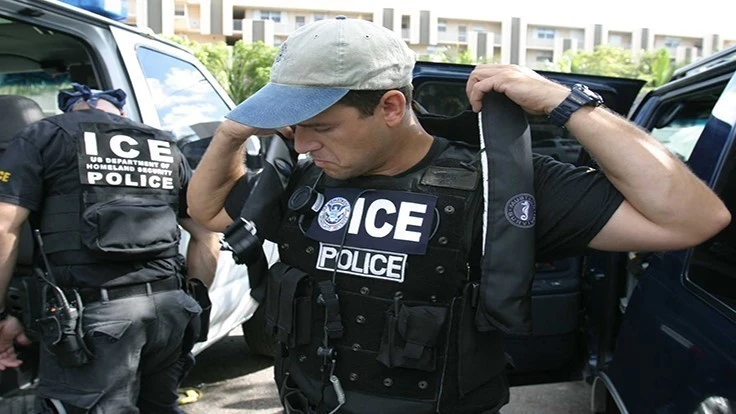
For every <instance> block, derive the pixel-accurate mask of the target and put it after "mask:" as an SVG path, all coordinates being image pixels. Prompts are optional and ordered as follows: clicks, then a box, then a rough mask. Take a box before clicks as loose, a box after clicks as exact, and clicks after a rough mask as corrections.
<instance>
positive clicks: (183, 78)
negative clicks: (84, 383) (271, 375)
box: [111, 26, 278, 353]
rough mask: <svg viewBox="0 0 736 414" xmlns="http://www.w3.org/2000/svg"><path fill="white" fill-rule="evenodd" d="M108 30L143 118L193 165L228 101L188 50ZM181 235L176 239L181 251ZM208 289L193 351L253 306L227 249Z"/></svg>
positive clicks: (243, 275)
mask: <svg viewBox="0 0 736 414" xmlns="http://www.w3.org/2000/svg"><path fill="white" fill-rule="evenodd" d="M111 30H112V33H113V35H114V37H115V41H116V42H117V45H118V49H119V51H120V54H121V56H122V58H123V62H124V64H125V67H126V71H127V72H128V74H129V76H130V78H131V83H132V87H133V91H134V93H135V94H136V97H137V98H138V99H137V100H138V103H139V106H140V110H141V118H142V119H143V122H145V123H147V124H149V125H154V126H158V127H160V128H162V129H165V130H168V131H171V132H173V133H174V135H175V137H176V139H177V141H178V143H179V147H180V148H181V149H182V152H183V153H184V154H185V156H187V158H188V159H189V161H190V164H191V165H192V168H196V166H197V164H198V162H199V159H200V158H201V156H202V154H203V153H204V151H205V149H206V148H207V145H208V144H209V142H210V140H211V138H212V136H213V135H214V132H215V129H216V127H217V125H218V124H219V123H220V122H221V121H222V120H223V119H224V116H225V115H226V114H227V113H228V112H229V111H230V109H231V108H233V107H234V106H235V105H234V103H233V102H232V100H231V99H230V98H229V97H228V96H227V94H226V93H225V91H224V90H223V89H222V87H221V86H220V84H219V83H218V82H217V81H216V80H215V79H214V77H213V76H212V75H211V74H210V73H209V72H208V71H207V70H206V69H205V68H204V67H203V66H202V65H201V63H200V62H199V61H198V60H197V59H196V58H195V57H194V56H193V55H192V54H191V53H188V52H187V51H184V50H182V49H180V48H179V47H177V46H174V45H171V44H168V43H165V42H162V41H161V40H159V39H154V38H148V37H144V36H141V35H140V34H139V33H135V32H131V31H129V30H126V29H123V28H119V27H116V26H113V27H111ZM187 241H188V240H184V243H182V244H181V250H182V253H183V252H184V251H185V249H186V245H187V243H186V242H187ZM264 250H265V252H266V257H267V258H268V260H269V263H273V262H274V261H276V260H277V259H278V252H277V250H276V247H275V245H274V244H273V243H271V242H269V241H266V242H265V243H264ZM209 293H210V297H211V300H212V310H211V314H210V331H209V336H208V340H207V342H202V343H198V344H197V345H195V348H194V352H195V353H198V352H201V351H202V350H203V349H205V348H206V347H208V346H209V345H211V344H212V343H214V342H216V341H217V340H218V339H220V338H222V337H223V336H225V335H227V334H228V333H229V332H230V331H231V330H232V329H233V328H235V327H237V326H239V325H240V324H241V323H242V322H243V321H245V320H247V319H249V318H250V317H251V316H252V315H253V313H254V312H255V310H256V308H257V306H258V302H256V301H255V300H254V299H253V298H252V297H251V296H250V284H249V281H248V270H247V267H246V266H238V265H236V264H235V262H234V261H233V258H232V253H230V252H228V251H221V252H220V254H219V257H218V260H217V270H216V276H215V279H214V281H213V283H212V285H211V286H210V290H209Z"/></svg>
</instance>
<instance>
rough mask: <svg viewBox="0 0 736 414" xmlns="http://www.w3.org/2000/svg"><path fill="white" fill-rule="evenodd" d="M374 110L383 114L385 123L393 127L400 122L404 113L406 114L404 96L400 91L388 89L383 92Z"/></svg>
mask: <svg viewBox="0 0 736 414" xmlns="http://www.w3.org/2000/svg"><path fill="white" fill-rule="evenodd" d="M376 110H378V111H380V113H381V114H382V115H383V119H384V121H385V122H386V125H388V126H389V127H395V126H397V125H399V124H400V123H401V121H402V120H403V119H404V115H406V110H407V108H406V97H405V96H404V94H403V93H401V91H398V90H390V91H388V92H386V93H384V94H383V96H382V97H381V101H380V102H379V103H378V108H376Z"/></svg>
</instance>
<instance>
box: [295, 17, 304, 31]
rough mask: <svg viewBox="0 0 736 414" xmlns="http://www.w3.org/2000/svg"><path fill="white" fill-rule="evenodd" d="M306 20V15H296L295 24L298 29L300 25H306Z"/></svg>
mask: <svg viewBox="0 0 736 414" xmlns="http://www.w3.org/2000/svg"><path fill="white" fill-rule="evenodd" d="M305 22H306V19H305V18H304V16H296V24H295V26H296V28H297V29H298V28H300V27H302V26H304V23H305Z"/></svg>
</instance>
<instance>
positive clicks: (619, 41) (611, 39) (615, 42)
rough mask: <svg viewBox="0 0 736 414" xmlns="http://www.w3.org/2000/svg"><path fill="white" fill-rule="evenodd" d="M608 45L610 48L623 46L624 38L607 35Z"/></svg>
mask: <svg viewBox="0 0 736 414" xmlns="http://www.w3.org/2000/svg"><path fill="white" fill-rule="evenodd" d="M608 44H609V45H611V46H619V47H620V46H623V44H624V38H623V36H621V35H617V34H612V35H608Z"/></svg>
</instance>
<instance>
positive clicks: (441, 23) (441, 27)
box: [437, 19, 447, 32]
mask: <svg viewBox="0 0 736 414" xmlns="http://www.w3.org/2000/svg"><path fill="white" fill-rule="evenodd" d="M437 31H438V32H446V31H447V20H443V19H437Z"/></svg>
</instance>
